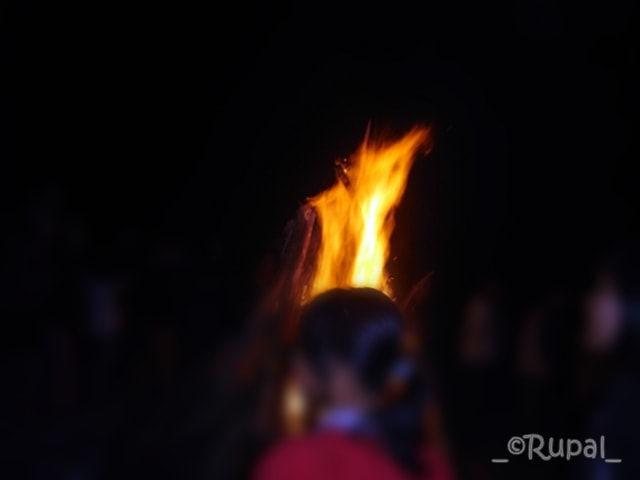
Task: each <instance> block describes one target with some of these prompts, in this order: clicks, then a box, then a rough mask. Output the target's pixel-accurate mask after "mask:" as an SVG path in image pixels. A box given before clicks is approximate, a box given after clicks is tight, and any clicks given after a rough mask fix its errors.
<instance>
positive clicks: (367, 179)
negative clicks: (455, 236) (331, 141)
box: [306, 128, 430, 298]
mask: <svg viewBox="0 0 640 480" xmlns="http://www.w3.org/2000/svg"><path fill="white" fill-rule="evenodd" d="M368 137H369V135H368V130H367V135H366V136H365V140H364V142H363V143H362V145H361V146H360V148H359V149H358V151H357V152H356V154H355V155H354V156H353V158H352V159H351V160H350V161H349V162H346V161H344V162H342V163H340V164H339V165H337V166H338V167H339V170H338V177H339V179H338V181H337V182H336V183H335V184H334V185H333V186H332V187H331V188H330V189H328V190H325V191H324V192H322V193H320V194H319V195H317V196H315V197H312V198H310V199H309V203H310V204H311V205H312V206H313V207H314V208H315V209H316V211H317V213H318V218H319V221H320V227H321V231H322V234H321V241H320V248H319V251H318V259H317V265H316V272H315V276H314V277H313V279H312V281H311V282H310V285H309V286H308V291H307V295H306V298H312V297H314V296H315V295H317V294H319V293H322V292H323V291H325V290H328V289H331V288H336V287H348V286H354V287H373V288H376V289H378V290H381V291H382V292H384V293H386V294H387V295H389V296H392V292H391V287H390V285H389V277H388V274H387V272H386V271H385V266H386V263H387V260H388V258H389V243H390V239H391V234H392V233H393V228H394V226H395V222H394V211H395V209H396V207H397V206H398V205H399V204H400V201H401V199H402V195H403V194H404V191H405V188H406V185H407V179H408V176H409V172H410V171H411V167H412V165H413V162H414V160H415V156H416V153H417V152H418V150H419V149H420V148H421V147H424V146H425V145H426V142H427V140H428V139H429V138H430V131H429V129H427V128H414V129H412V130H411V131H410V132H408V133H407V134H406V135H404V136H403V137H402V138H401V139H399V140H397V141H394V142H371V141H370V140H369V138H368Z"/></svg>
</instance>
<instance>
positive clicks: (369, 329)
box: [296, 288, 420, 467]
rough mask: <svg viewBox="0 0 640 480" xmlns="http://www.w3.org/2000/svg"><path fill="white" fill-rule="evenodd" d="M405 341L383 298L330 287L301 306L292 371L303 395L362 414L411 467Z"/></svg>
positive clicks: (413, 401) (414, 414) (415, 407)
mask: <svg viewBox="0 0 640 480" xmlns="http://www.w3.org/2000/svg"><path fill="white" fill-rule="evenodd" d="M404 340H405V330H404V325H403V320H402V315H401V313H400V311H399V310H398V308H397V307H396V305H395V304H394V302H393V301H392V300H391V299H390V298H389V297H387V296H386V295H384V294H383V293H381V292H379V291H378V290H374V289H371V288H351V289H334V290H330V291H327V292H325V293H323V294H321V295H319V296H317V297H316V298H314V299H313V300H312V301H311V302H309V303H308V304H307V305H306V306H305V307H304V308H303V311H302V316H301V323H300V331H299V343H298V347H299V348H298V356H297V362H296V367H297V368H296V370H297V376H298V379H299V381H300V383H301V385H302V388H303V391H304V393H305V394H306V397H307V399H309V400H311V401H315V402H316V404H317V403H318V402H319V403H321V404H322V405H323V406H324V407H328V408H344V407H346V408H352V409H358V410H359V411H362V412H365V413H366V415H367V417H368V418H369V419H370V421H371V422H372V424H373V425H375V429H376V430H377V432H378V434H379V435H380V439H381V440H382V441H383V443H384V444H385V445H386V447H387V448H388V450H389V451H390V453H391V455H392V456H393V457H394V458H395V459H396V460H397V461H398V462H399V463H401V464H402V465H404V466H406V467H413V466H414V465H415V463H416V462H415V453H416V450H417V448H416V442H417V439H418V437H419V431H420V420H419V413H420V412H419V410H420V404H419V400H417V398H418V397H417V396H416V395H414V394H413V393H414V392H415V389H414V388H413V386H414V385H416V383H418V382H415V381H414V380H415V379H416V376H415V369H414V368H413V364H412V363H411V362H410V360H409V357H407V355H406V354H405V352H404V348H403V345H404ZM409 386H411V388H409ZM398 387H400V388H398ZM398 392H400V393H398Z"/></svg>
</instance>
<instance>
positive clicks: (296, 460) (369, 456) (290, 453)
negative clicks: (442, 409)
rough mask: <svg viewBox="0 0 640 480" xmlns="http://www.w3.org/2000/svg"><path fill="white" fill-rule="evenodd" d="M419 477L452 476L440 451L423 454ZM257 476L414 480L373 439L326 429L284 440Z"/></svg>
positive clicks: (269, 479) (449, 479)
mask: <svg viewBox="0 0 640 480" xmlns="http://www.w3.org/2000/svg"><path fill="white" fill-rule="evenodd" d="M423 458H424V462H425V475H424V477H422V478H420V479H419V480H453V475H452V473H451V470H450V468H449V465H448V463H447V462H446V460H445V459H444V457H443V456H442V454H441V453H439V452H437V451H435V450H427V451H425V452H424V455H423ZM253 478H254V480H359V479H366V480H414V479H413V477H411V475H409V474H407V473H405V472H404V471H403V470H402V469H401V468H400V467H399V466H397V465H396V464H395V463H394V462H393V461H392V460H391V459H389V457H388V455H387V453H386V452H384V451H383V450H381V448H380V447H379V446H378V445H376V444H375V443H373V442H369V441H367V440H363V439H361V438H357V439H356V438H353V437H351V436H349V435H347V434H345V433H342V432H338V431H323V432H318V433H314V434H311V435H308V436H305V437H301V438H296V439H292V440H288V441H285V442H283V443H282V444H280V445H278V446H276V447H275V448H274V449H273V450H271V451H270V452H268V453H267V455H266V457H265V458H263V460H262V461H261V462H260V463H259V465H258V468H257V469H256V472H255V474H254V477H253Z"/></svg>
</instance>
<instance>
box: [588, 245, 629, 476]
mask: <svg viewBox="0 0 640 480" xmlns="http://www.w3.org/2000/svg"><path fill="white" fill-rule="evenodd" d="M638 268H639V264H638V257H637V251H623V250H620V251H618V252H616V254H615V255H614V258H613V259H611V260H609V261H607V262H606V263H605V264H604V265H603V266H602V267H601V268H600V269H599V270H598V271H597V272H596V274H595V275H594V279H593V281H592V282H591V285H590V288H589V289H588V291H587V294H586V296H585V300H584V305H583V307H584V328H583V332H582V336H581V347H582V357H581V358H582V360H581V362H580V365H579V375H578V388H577V392H576V393H577V394H578V398H577V403H578V404H579V405H580V406H582V410H581V412H582V415H583V417H584V424H585V429H584V435H585V436H586V437H588V438H596V439H599V438H600V436H601V435H603V436H604V437H605V441H606V452H605V454H606V458H619V459H621V460H622V462H621V463H605V462H604V461H602V460H591V461H586V460H585V461H584V462H581V463H580V464H579V465H578V466H577V468H576V478H580V479H586V480H600V479H607V480H623V479H624V480H626V479H636V478H638V472H640V457H638V432H640V415H638V413H637V410H638V405H640V355H639V353H640V282H639V279H640V276H639V273H640V272H639V271H638Z"/></svg>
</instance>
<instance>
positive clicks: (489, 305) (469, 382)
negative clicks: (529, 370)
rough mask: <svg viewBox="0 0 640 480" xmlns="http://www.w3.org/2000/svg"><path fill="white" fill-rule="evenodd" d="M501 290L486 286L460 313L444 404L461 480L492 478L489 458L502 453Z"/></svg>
mask: <svg viewBox="0 0 640 480" xmlns="http://www.w3.org/2000/svg"><path fill="white" fill-rule="evenodd" d="M503 334H504V330H503V325H502V305H501V289H500V286H499V284H498V283H497V282H494V281H492V282H486V283H484V284H482V285H481V287H479V288H477V289H475V290H474V291H473V292H472V294H471V295H470V297H469V299H468V301H467V303H466V305H465V306H464V307H463V311H462V323H461V329H460V335H459V341H458V345H457V347H458V349H457V352H456V353H457V357H456V359H455V361H456V366H455V370H454V373H453V374H452V378H451V379H450V382H449V383H450V387H449V389H448V394H447V397H446V399H445V406H446V408H447V410H448V415H447V417H448V418H449V421H448V423H449V425H451V428H452V430H453V434H454V435H453V439H454V447H455V451H456V466H457V467H458V468H459V472H460V477H461V478H462V479H486V478H493V476H492V471H491V463H490V459H491V458H493V457H494V456H496V453H497V452H500V449H504V443H503V441H505V440H506V439H503V437H504V436H505V435H506V434H505V433H504V432H505V430H506V422H507V411H508V409H507V404H506V402H508V396H507V392H508V391H509V390H508V382H507V378H508V376H507V372H506V369H505V368H504V366H505V365H504V362H503V361H502V359H503V358H502V357H503V356H504V348H503V338H502V336H503Z"/></svg>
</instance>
